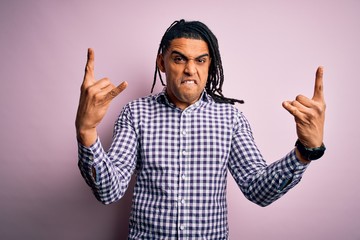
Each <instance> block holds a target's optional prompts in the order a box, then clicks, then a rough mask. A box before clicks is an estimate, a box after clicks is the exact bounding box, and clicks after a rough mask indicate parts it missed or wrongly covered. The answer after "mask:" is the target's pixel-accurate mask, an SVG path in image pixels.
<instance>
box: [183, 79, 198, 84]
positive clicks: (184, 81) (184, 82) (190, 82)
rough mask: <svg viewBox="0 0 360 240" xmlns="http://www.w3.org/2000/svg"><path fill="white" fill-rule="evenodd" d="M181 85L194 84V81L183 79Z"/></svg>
mask: <svg viewBox="0 0 360 240" xmlns="http://www.w3.org/2000/svg"><path fill="white" fill-rule="evenodd" d="M181 84H189V85H190V84H196V81H195V80H193V79H185V80H181Z"/></svg>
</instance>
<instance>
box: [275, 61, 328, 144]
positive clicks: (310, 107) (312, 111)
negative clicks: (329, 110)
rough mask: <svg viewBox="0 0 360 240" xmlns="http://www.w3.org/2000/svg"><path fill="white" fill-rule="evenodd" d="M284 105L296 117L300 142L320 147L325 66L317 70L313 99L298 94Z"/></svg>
mask: <svg viewBox="0 0 360 240" xmlns="http://www.w3.org/2000/svg"><path fill="white" fill-rule="evenodd" d="M282 105H283V107H284V108H285V109H286V110H287V111H288V112H289V113H290V114H291V115H293V116H294V118H295V123H296V132H297V135H298V139H299V140H300V142H301V143H302V144H303V145H305V146H306V147H309V148H315V147H320V146H321V144H322V143H323V136H324V122H325V108H326V104H325V100H324V92H323V68H322V67H318V69H317V71H316V77H315V88H314V95H313V97H312V98H311V99H309V98H307V97H305V96H303V95H298V96H297V97H296V99H295V100H294V101H285V102H283V104H282Z"/></svg>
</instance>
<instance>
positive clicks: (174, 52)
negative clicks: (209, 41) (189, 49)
mask: <svg viewBox="0 0 360 240" xmlns="http://www.w3.org/2000/svg"><path fill="white" fill-rule="evenodd" d="M173 54H178V55H180V56H181V57H183V58H185V59H188V57H186V56H185V54H183V53H181V52H179V51H176V50H173V51H172V52H171V55H173ZM202 57H209V54H208V53H204V54H202V55H200V56H198V57H196V58H195V59H199V58H202Z"/></svg>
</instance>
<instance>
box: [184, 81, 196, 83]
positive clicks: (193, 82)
mask: <svg viewBox="0 0 360 240" xmlns="http://www.w3.org/2000/svg"><path fill="white" fill-rule="evenodd" d="M184 83H187V84H190V83H195V82H194V81H184Z"/></svg>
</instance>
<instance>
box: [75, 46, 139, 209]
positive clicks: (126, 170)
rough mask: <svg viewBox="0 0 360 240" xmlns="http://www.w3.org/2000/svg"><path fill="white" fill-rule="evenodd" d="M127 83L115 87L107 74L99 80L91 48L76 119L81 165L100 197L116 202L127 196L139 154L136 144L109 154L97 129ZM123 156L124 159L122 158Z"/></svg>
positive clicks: (117, 141) (116, 149) (119, 141)
mask: <svg viewBox="0 0 360 240" xmlns="http://www.w3.org/2000/svg"><path fill="white" fill-rule="evenodd" d="M126 86H127V83H126V82H123V83H121V84H120V85H119V86H117V87H115V86H114V85H113V84H112V83H111V82H110V81H109V80H108V79H107V78H103V79H101V80H99V81H96V80H95V76H94V51H93V50H92V49H88V58H87V63H86V68H85V76H84V80H83V83H82V86H81V94H80V101H79V107H78V111H77V115H76V122H75V125H76V133H77V139H78V153H79V163H78V165H79V168H80V171H81V174H82V176H83V177H84V179H85V180H86V182H87V184H88V185H89V186H90V187H91V188H92V190H93V192H94V194H95V196H96V197H97V199H98V200H100V201H101V202H103V203H110V202H113V201H115V200H117V199H119V198H121V197H122V196H123V194H124V192H125V190H126V188H127V184H128V182H129V181H130V178H131V174H132V172H133V169H134V165H135V164H134V161H135V160H134V159H135V157H134V156H135V155H134V154H133V152H132V151H135V150H134V149H135V148H136V147H134V148H133V150H132V151H130V150H128V151H124V150H123V149H122V148H121V146H120V145H118V146H117V147H116V148H115V150H113V151H109V154H107V153H105V151H104V150H103V148H102V146H101V143H100V140H99V139H98V136H97V131H96V127H97V126H98V124H99V123H100V122H101V120H102V119H103V117H104V116H105V114H106V112H107V109H108V108H109V105H110V102H111V101H112V99H113V98H114V97H116V96H117V95H118V94H119V93H120V92H122V91H123V90H124V89H125V88H126ZM119 121H120V120H119ZM123 129H125V130H126V129H129V128H123ZM130 129H131V128H130ZM117 132H118V133H119V132H120V131H117ZM133 136H134V134H133V135H131V134H130V137H128V138H131V137H133ZM129 141H131V139H130V140H129ZM116 143H122V141H121V140H119V138H114V143H113V145H115V144H116ZM114 151H115V152H116V154H114ZM119 157H121V159H122V160H123V161H120V160H119V159H118V158H119ZM124 160H125V161H124ZM120 163H121V164H120Z"/></svg>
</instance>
